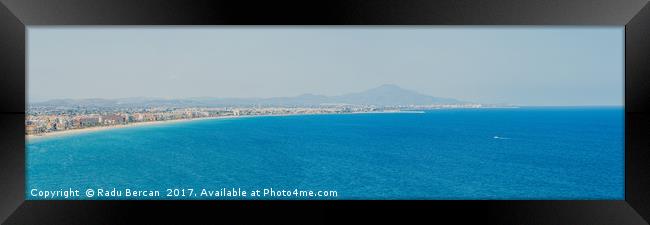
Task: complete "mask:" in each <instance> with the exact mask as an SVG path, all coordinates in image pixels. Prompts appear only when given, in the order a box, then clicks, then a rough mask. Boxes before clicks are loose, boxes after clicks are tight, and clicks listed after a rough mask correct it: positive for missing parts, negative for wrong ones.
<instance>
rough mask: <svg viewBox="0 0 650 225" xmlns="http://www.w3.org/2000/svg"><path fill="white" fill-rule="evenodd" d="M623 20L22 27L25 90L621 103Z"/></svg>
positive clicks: (86, 94) (33, 96) (64, 94)
mask: <svg viewBox="0 0 650 225" xmlns="http://www.w3.org/2000/svg"><path fill="white" fill-rule="evenodd" d="M623 34H624V30H623V27H566V26H564V27H560V26H556V27H553V26H548V27H532V26H531V27H509V26H487V27H486V26H481V27H473V26H457V27H449V26H379V27H367V26H365V27H364V26H354V27H290V26H279V27H224V26H206V27H119V26H118V27H83V26H82V27H29V28H28V78H27V79H28V81H27V82H28V83H27V88H28V100H29V101H34V102H36V101H43V100H48V99H53V98H122V97H168V98H183V97H202V96H211V97H277V96H295V95H300V94H305V93H312V94H323V95H339V94H345V93H351V92H358V91H363V90H365V89H370V88H373V87H376V86H379V85H382V84H396V85H398V86H401V87H402V88H405V89H411V90H415V91H418V92H421V93H423V94H428V95H432V96H438V97H451V98H457V99H460V100H465V101H474V102H482V103H511V104H520V105H622V104H623V79H624V78H623V71H624V70H623V69H624V67H623V63H624V61H623V60H624V58H623V53H624V49H623V46H624V40H623Z"/></svg>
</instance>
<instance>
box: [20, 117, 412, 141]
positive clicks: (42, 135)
mask: <svg viewBox="0 0 650 225" xmlns="http://www.w3.org/2000/svg"><path fill="white" fill-rule="evenodd" d="M374 113H422V112H421V111H378V112H350V113H304V114H269V115H243V116H219V117H200V118H190V119H177V120H159V121H148V122H137V123H128V124H118V125H110V126H101V127H88V128H82V129H72V130H63V131H55V132H47V133H40V134H37V135H34V134H31V135H25V140H27V141H29V140H38V139H42V138H47V137H56V136H65V135H72V134H82V133H87V132H96V131H104V130H112V129H120V128H127V127H137V126H148V125H156V124H169V123H179V122H189V121H197V120H216V119H234V118H252V117H271V116H307V115H345V114H374Z"/></svg>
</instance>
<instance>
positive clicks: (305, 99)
mask: <svg viewBox="0 0 650 225" xmlns="http://www.w3.org/2000/svg"><path fill="white" fill-rule="evenodd" d="M461 103H468V102H463V101H459V100H456V99H453V98H440V97H433V96H429V95H424V94H421V93H418V92H415V91H412V90H406V89H403V88H401V87H398V86H397V85H391V84H385V85H382V86H379V87H376V88H373V89H369V90H366V91H362V92H356V93H350V94H344V95H337V96H325V95H314V94H302V95H298V96H295V97H273V98H213V97H194V98H183V99H165V98H148V97H135V98H119V99H101V98H88V99H56V100H49V101H45V102H37V103H32V104H30V105H33V106H96V107H101V106H106V107H108V106H125V107H128V106H143V105H144V106H203V107H205V106H207V107H210V106H243V105H264V106H316V105H321V104H352V105H377V106H396V105H431V104H461Z"/></svg>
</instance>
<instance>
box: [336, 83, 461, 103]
mask: <svg viewBox="0 0 650 225" xmlns="http://www.w3.org/2000/svg"><path fill="white" fill-rule="evenodd" d="M334 99H336V101H337V102H343V103H348V104H355V105H382V106H392V105H431V104H455V103H462V102H461V101H458V100H456V99H451V98H438V97H432V96H428V95H424V94H420V93H418V92H415V91H411V90H406V89H403V88H400V87H398V86H397V85H392V84H384V85H382V86H379V87H376V88H373V89H370V90H366V91H363V92H359V93H352V94H347V95H342V96H338V97H334Z"/></svg>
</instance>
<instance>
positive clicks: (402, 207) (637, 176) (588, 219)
mask: <svg viewBox="0 0 650 225" xmlns="http://www.w3.org/2000/svg"><path fill="white" fill-rule="evenodd" d="M0 3H1V4H0V58H1V60H0V99H1V101H0V102H1V104H0V128H2V135H0V221H1V222H3V224H124V223H154V222H151V221H149V220H157V221H160V222H166V223H168V222H172V223H182V224H184V223H189V222H188V221H189V220H197V219H207V220H213V221H218V220H223V219H234V220H240V223H247V221H250V220H261V221H263V222H268V220H269V219H274V220H281V221H282V220H295V219H296V218H302V217H307V219H308V220H309V221H304V222H305V223H313V222H321V221H328V220H329V221H339V220H340V219H341V218H342V217H344V216H354V217H356V218H362V220H366V219H375V220H377V219H379V220H387V219H417V220H421V219H424V220H427V221H430V222H433V221H440V220H443V219H452V220H454V221H457V222H459V221H467V220H473V221H477V220H478V221H480V222H490V223H497V224H647V222H646V221H650V141H648V140H650V114H649V113H648V109H649V106H650V101H649V100H650V99H649V98H648V96H649V95H648V93H650V6H649V4H647V1H645V0H626V1H608V0H570V1H568V0H565V1H560V0H526V1H523V0H491V1H486V0H438V1H429V0H401V1H390V0H363V1H362V0H309V1H276V0H271V1H228V0H215V1H202V0H191V1H188V0H185V1H179V0H174V1H156V0H140V1H133V0H132V1H128V0H86V1H83V0H78V1H75V0H59V1H54V0H49V1H48V0H0ZM30 25H578V26H598V25H615V26H625V200H620V201H581V200H571V201H547V200H543V201H534V200H524V201H516V200H509V201H32V200H30V201H26V200H25V149H24V145H25V143H24V141H25V136H24V129H25V128H24V119H25V118H24V117H25V107H26V104H25V89H26V85H28V84H26V82H25V76H26V64H25V61H26V59H25V57H26V54H25V49H26V46H25V44H26V39H25V38H26V26H30ZM208 223H211V222H208Z"/></svg>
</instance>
